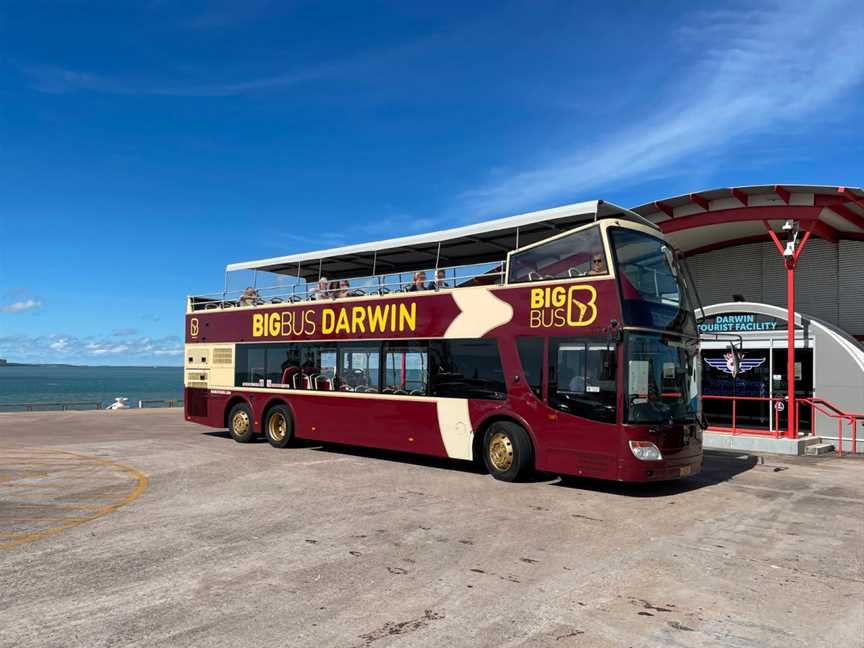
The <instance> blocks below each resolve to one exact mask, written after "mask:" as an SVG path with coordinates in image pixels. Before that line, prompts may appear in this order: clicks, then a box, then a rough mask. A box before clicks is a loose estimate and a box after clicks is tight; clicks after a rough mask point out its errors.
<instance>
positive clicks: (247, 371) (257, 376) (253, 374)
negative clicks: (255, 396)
mask: <svg viewBox="0 0 864 648" xmlns="http://www.w3.org/2000/svg"><path fill="white" fill-rule="evenodd" d="M235 362H236V364H235V369H234V385H235V386H237V387H264V386H265V384H266V383H265V381H266V377H267V376H266V373H265V371H266V350H265V348H264V347H260V346H252V345H239V344H238V345H237V353H236V356H235Z"/></svg>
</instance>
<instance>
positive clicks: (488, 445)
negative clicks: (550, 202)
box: [185, 201, 702, 481]
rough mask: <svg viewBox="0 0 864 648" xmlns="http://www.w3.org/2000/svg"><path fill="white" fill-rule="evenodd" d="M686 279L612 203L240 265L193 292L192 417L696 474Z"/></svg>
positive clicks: (464, 454)
mask: <svg viewBox="0 0 864 648" xmlns="http://www.w3.org/2000/svg"><path fill="white" fill-rule="evenodd" d="M237 275H242V276H243V278H244V281H243V286H244V288H243V290H242V291H236V292H232V291H229V281H228V277H229V276H230V277H234V278H236V276H237ZM687 276H688V275H687V273H686V268H685V267H684V266H683V265H682V262H681V260H680V259H679V257H678V256H677V255H676V253H675V252H674V250H673V249H672V248H671V247H670V246H669V244H668V243H667V242H666V241H665V240H664V238H663V235H662V233H661V232H660V231H659V230H658V229H657V227H656V226H654V225H653V224H651V223H650V222H648V221H646V220H644V219H643V218H641V217H640V216H638V215H637V214H635V213H633V212H630V211H627V210H625V209H622V208H620V207H616V206H614V205H611V204H609V203H605V202H602V201H592V202H587V203H580V204H577V205H569V206H566V207H559V208H556V209H552V210H547V211H543V212H534V213H531V214H524V215H521V216H515V217H511V218H504V219H499V220H495V221H490V222H487V223H481V224H478V225H471V226H468V227H461V228H457V229H452V230H446V231H441V232H436V233H432V234H427V235H420V236H410V237H404V238H399V239H391V240H387V241H381V242H377V243H371V244H365V245H354V246H347V247H341V248H334V249H330V250H325V251H321V252H313V253H307V254H297V255H293V256H286V257H279V258H274V259H265V260H262V261H255V262H249V263H236V264H232V265H229V266H228V267H227V269H226V283H225V290H224V291H223V292H222V293H219V294H215V295H199V296H194V297H190V298H189V300H188V304H187V315H186V346H185V349H186V354H185V355H186V358H185V415H186V418H187V420H189V421H194V422H197V423H201V424H203V425H208V426H212V427H216V428H226V427H227V428H228V430H229V431H230V433H231V436H232V437H233V438H234V440H236V441H238V442H241V443H244V442H249V441H251V440H253V439H254V438H255V437H256V436H258V435H262V434H263V435H264V436H266V438H267V440H268V441H269V442H270V444H271V445H273V446H274V447H277V448H282V447H286V446H289V445H290V444H291V442H292V441H293V440H294V439H311V440H318V441H330V442H336V443H343V444H356V445H362V446H370V447H375V448H386V449H391V450H399V451H408V452H416V453H423V454H429V455H435V456H439V457H451V458H456V459H465V460H478V459H479V458H481V457H482V460H483V462H484V463H485V465H486V467H487V468H488V470H489V472H490V473H491V474H492V475H493V476H494V477H495V478H497V479H501V480H505V481H515V480H517V479H519V478H520V477H522V476H524V475H526V474H527V473H528V472H529V471H531V470H534V469H537V470H541V471H548V472H552V473H559V474H568V475H584V476H590V477H596V478H601V479H612V480H621V481H651V480H664V479H676V478H679V477H685V476H688V475H693V474H695V473H697V472H699V470H700V469H701V466H702V432H701V428H700V426H699V422H700V420H701V412H700V399H699V391H698V390H699V384H700V380H699V362H698V361H697V360H698V335H697V332H696V323H695V317H694V313H693V308H692V305H691V304H692V301H691V298H690V294H689V285H688V281H687ZM265 277H269V284H270V285H267V286H264V285H262V284H264V283H268V280H265V279H264V278H265ZM234 280H235V281H236V279H234Z"/></svg>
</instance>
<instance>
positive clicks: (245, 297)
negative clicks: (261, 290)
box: [239, 286, 259, 306]
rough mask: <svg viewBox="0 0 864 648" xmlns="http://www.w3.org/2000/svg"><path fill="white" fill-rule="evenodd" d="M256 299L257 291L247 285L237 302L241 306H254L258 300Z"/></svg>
mask: <svg viewBox="0 0 864 648" xmlns="http://www.w3.org/2000/svg"><path fill="white" fill-rule="evenodd" d="M258 299H259V297H258V291H257V290H255V289H254V288H253V287H252V286H249V287H248V288H246V290H244V291H243V294H242V295H240V299H239V303H240V305H241V306H254V305H255V304H256V303H257V302H258Z"/></svg>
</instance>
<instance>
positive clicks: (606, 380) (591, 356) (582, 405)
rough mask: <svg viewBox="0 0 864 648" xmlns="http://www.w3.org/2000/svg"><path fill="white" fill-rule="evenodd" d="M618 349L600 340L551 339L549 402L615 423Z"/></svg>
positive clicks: (590, 417) (570, 412)
mask: <svg viewBox="0 0 864 648" xmlns="http://www.w3.org/2000/svg"><path fill="white" fill-rule="evenodd" d="M615 369H616V362H615V351H614V350H612V349H609V348H608V347H607V345H606V344H605V343H601V342H599V341H588V342H582V341H578V340H576V339H574V338H552V339H550V340H549V405H551V406H552V407H554V408H555V409H558V410H561V411H562V412H567V413H568V414H573V415H574V416H581V417H583V418H588V419H593V420H595V421H603V422H606V423H614V422H615V420H616V416H617V411H616V393H615Z"/></svg>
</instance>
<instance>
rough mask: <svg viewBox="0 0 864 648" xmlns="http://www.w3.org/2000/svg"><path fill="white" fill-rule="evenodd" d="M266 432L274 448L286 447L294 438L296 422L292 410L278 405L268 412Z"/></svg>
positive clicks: (265, 423) (265, 422)
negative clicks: (292, 418)
mask: <svg viewBox="0 0 864 648" xmlns="http://www.w3.org/2000/svg"><path fill="white" fill-rule="evenodd" d="M264 433H265V434H266V435H267V441H268V442H269V443H270V445H271V446H273V447H274V448H285V447H286V446H288V445H289V444H290V443H291V442H292V441H293V440H294V424H293V423H292V420H291V411H290V410H289V409H288V408H287V407H285V406H284V405H277V406H276V407H273V408H272V409H271V410H270V411H269V412H267V418H266V420H265V421H264Z"/></svg>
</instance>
